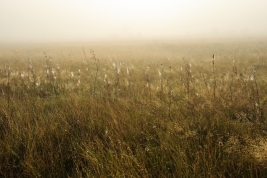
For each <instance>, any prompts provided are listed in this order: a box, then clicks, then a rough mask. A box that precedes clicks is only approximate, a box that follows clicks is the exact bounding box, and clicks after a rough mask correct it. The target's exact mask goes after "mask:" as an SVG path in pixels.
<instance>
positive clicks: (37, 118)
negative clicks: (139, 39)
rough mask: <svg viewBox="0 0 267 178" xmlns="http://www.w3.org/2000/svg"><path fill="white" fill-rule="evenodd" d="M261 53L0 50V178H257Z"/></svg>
mask: <svg viewBox="0 0 267 178" xmlns="http://www.w3.org/2000/svg"><path fill="white" fill-rule="evenodd" d="M266 46H267V43H266V42H258V41H257V42H255V41H250V42H242V43H241V42H227V43H226V42H225V43H222V42H221V43H219V42H217V43H192V44H191V43H180V44H178V43H173V42H168V43H153V44H151V43H136V44H112V45H110V44H95V45H93V46H84V48H81V47H79V48H78V47H76V46H63V47H61V48H58V47H57V48H56V47H39V48H36V47H35V48H21V47H20V48H19V51H12V50H10V49H4V48H3V49H2V51H0V52H1V55H0V97H1V103H0V144H1V147H0V162H1V164H0V176H1V177H264V176H266V175H267V167H266V165H267V164H266V163H267V159H266V154H267V153H266V137H267V135H266V134H267V132H266V131H267V125H266V114H267V90H266V88H267V81H266V80H267V75H266V71H267V53H266ZM90 48H92V49H94V51H93V50H90ZM43 51H45V53H44V52H43ZM212 54H215V59H214V63H213V62H212V61H213V58H212ZM29 59H30V60H29Z"/></svg>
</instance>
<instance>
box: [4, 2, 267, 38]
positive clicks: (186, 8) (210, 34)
mask: <svg viewBox="0 0 267 178" xmlns="http://www.w3.org/2000/svg"><path fill="white" fill-rule="evenodd" d="M266 7H267V1H266V0H256V1H255V0H254V1H253V0H224V1H222V0H218V1H214V0H188V1H182V0H164V1H163V0H153V1H152V0H127V1H126V0H113V1H108V0H98V1H91V0H79V1H73V0H57V1H54V0H46V1H43V0H23V1H21V0H1V1H0V43H1V42H2V43H5V42H66V41H90V40H117V39H119V40H138V39H165V38H172V39H175V38H183V39H187V38H188V39H189V38H191V39H192V38H251V37H262V38H263V37H264V38H266V37H267V11H266Z"/></svg>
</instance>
